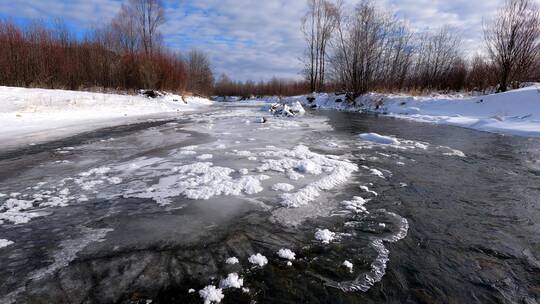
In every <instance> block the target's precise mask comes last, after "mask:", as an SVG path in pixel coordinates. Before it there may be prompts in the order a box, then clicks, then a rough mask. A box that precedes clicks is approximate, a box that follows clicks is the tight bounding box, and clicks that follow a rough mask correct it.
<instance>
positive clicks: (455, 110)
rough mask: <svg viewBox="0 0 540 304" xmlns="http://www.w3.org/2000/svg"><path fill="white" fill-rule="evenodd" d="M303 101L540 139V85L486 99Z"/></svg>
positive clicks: (317, 98) (369, 97)
mask: <svg viewBox="0 0 540 304" xmlns="http://www.w3.org/2000/svg"><path fill="white" fill-rule="evenodd" d="M306 97H307V96H303V97H295V98H294V99H298V98H300V100H301V101H302V103H303V104H304V105H309V106H310V107H315V108H319V109H336V110H341V111H350V112H373V113H380V114H383V115H388V116H392V117H397V118H402V119H408V120H414V121H418V122H425V123H434V124H445V125H453V126H459V127H464V128H470V129H477V130H482V131H488V132H496V133H503V134H515V135H522V136H534V137H540V84H532V85H530V86H528V87H525V88H521V89H518V90H512V91H508V92H505V93H499V94H491V95H485V96H460V95H454V96H452V95H440V94H437V95H433V96H422V97H416V96H407V95H391V94H390V95H385V94H376V93H370V94H366V95H364V96H360V97H358V98H357V99H356V100H355V102H354V103H352V102H344V100H345V99H344V96H334V95H333V94H316V95H315V96H314V97H315V100H313V101H312V102H310V101H308V100H307V98H306Z"/></svg>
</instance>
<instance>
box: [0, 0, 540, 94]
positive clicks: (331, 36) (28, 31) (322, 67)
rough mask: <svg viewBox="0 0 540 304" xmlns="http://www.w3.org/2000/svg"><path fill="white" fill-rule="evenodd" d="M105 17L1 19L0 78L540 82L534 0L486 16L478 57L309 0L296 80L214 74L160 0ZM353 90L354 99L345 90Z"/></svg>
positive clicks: (466, 85) (225, 86) (272, 87)
mask: <svg viewBox="0 0 540 304" xmlns="http://www.w3.org/2000/svg"><path fill="white" fill-rule="evenodd" d="M126 1H127V2H126V3H124V4H123V5H122V6H121V8H120V9H119V11H118V13H117V14H116V16H114V18H113V19H112V20H111V21H110V22H108V23H107V24H105V25H103V26H101V27H99V28H96V29H93V30H90V31H88V32H86V33H85V34H84V35H83V37H82V38H81V37H80V35H79V36H77V35H75V34H74V33H72V32H70V31H69V30H68V29H67V26H66V25H65V24H64V23H63V22H61V21H57V22H56V24H55V25H54V26H50V25H49V26H47V25H45V24H44V23H43V22H33V23H32V24H31V25H28V26H24V27H23V26H17V25H16V24H15V23H14V22H10V21H0V71H1V73H0V85H7V86H24V87H46V88H65V89H88V88H101V89H103V88H111V89H115V90H137V89H141V88H149V89H160V90H171V91H176V92H192V93H194V94H200V95H206V96H209V95H212V94H213V95H236V96H245V97H248V96H252V95H300V94H305V93H310V92H324V91H327V92H329V91H339V92H346V93H350V95H352V96H359V95H361V94H364V93H366V92H369V91H385V92H394V91H407V92H416V91H417V92H425V91H434V90H438V91H450V90H452V91H460V90H468V91H482V92H486V91H487V90H494V89H495V90H497V91H500V92H504V91H506V90H508V89H510V88H515V87H517V86H518V85H519V83H521V82H528V81H539V80H540V68H539V67H540V46H539V38H540V11H539V8H538V7H537V5H535V3H534V2H533V1H532V0H506V2H505V4H504V6H502V7H501V8H500V9H499V10H498V12H497V14H496V16H495V17H494V18H493V19H492V20H490V21H487V22H485V23H484V25H483V34H484V41H479V42H478V50H477V53H476V55H474V56H470V55H469V54H464V52H463V42H462V39H461V38H460V35H459V34H458V33H457V32H456V31H455V30H454V29H452V28H451V27H449V26H443V27H442V28H439V29H435V30H430V31H424V32H420V33H419V32H414V31H412V30H411V28H410V27H409V26H408V22H407V20H404V19H400V18H398V17H397V16H396V15H395V14H393V13H392V12H390V11H388V10H386V9H385V8H383V7H381V6H378V5H377V4H376V2H375V1H373V0H359V2H358V3H357V4H356V5H355V6H354V9H350V7H347V6H345V5H344V2H343V0H307V10H306V14H305V15H304V17H303V18H302V20H301V31H302V33H303V36H304V38H305V43H306V44H305V46H306V48H305V53H304V56H303V57H302V61H303V64H304V69H303V72H302V74H303V75H304V79H303V80H288V79H278V78H272V79H270V80H268V81H265V82H254V81H244V82H239V81H233V80H231V79H230V78H229V77H227V76H226V75H221V76H220V77H218V78H217V79H215V78H214V75H213V72H212V66H211V62H210V59H209V56H208V55H207V54H206V53H205V52H204V51H201V50H197V49H194V50H191V51H189V52H187V53H185V54H181V53H179V52H173V51H171V50H170V49H168V48H166V47H165V46H164V43H163V37H162V34H161V31H160V29H161V27H162V26H163V24H164V23H165V21H166V16H165V9H164V7H163V5H162V3H161V1H160V0H126ZM352 96H351V97H352Z"/></svg>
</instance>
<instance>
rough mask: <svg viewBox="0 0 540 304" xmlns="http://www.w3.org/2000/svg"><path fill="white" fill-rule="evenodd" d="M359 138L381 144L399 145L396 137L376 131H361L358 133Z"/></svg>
mask: <svg viewBox="0 0 540 304" xmlns="http://www.w3.org/2000/svg"><path fill="white" fill-rule="evenodd" d="M360 138H362V139H363V140H367V141H371V142H375V143H379V144H382V145H399V141H398V140H397V139H395V138H393V137H390V136H383V135H379V134H377V133H363V134H360Z"/></svg>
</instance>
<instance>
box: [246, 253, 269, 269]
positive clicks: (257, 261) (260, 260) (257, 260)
mask: <svg viewBox="0 0 540 304" xmlns="http://www.w3.org/2000/svg"><path fill="white" fill-rule="evenodd" d="M248 261H249V262H250V263H251V264H254V265H258V266H260V267H263V266H264V265H266V264H268V259H267V258H266V257H265V256H264V255H262V254H260V253H257V254H254V255H252V256H250V257H249V258H248Z"/></svg>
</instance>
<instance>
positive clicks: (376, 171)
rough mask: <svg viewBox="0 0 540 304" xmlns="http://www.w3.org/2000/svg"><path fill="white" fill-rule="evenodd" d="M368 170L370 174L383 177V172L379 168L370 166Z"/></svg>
mask: <svg viewBox="0 0 540 304" xmlns="http://www.w3.org/2000/svg"><path fill="white" fill-rule="evenodd" d="M369 172H370V173H371V175H375V176H377V177H380V178H384V174H383V173H382V172H381V170H379V169H373V168H372V169H369Z"/></svg>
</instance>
